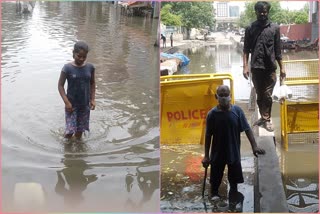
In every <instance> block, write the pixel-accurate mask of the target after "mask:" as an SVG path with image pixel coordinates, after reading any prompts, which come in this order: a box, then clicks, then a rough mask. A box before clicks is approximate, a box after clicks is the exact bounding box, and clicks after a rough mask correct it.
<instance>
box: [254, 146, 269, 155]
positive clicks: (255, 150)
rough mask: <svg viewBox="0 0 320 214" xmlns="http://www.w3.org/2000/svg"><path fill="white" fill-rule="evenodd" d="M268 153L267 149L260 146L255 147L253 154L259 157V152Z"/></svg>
mask: <svg viewBox="0 0 320 214" xmlns="http://www.w3.org/2000/svg"><path fill="white" fill-rule="evenodd" d="M265 153H266V151H264V149H261V148H259V147H255V148H253V154H254V156H256V157H258V154H259V155H264V154H265Z"/></svg>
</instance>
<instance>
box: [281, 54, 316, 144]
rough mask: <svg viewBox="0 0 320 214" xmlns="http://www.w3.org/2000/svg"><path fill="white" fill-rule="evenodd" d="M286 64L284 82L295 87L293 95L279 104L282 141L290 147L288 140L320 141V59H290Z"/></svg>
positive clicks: (301, 141) (291, 141)
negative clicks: (319, 133)
mask: <svg viewBox="0 0 320 214" xmlns="http://www.w3.org/2000/svg"><path fill="white" fill-rule="evenodd" d="M283 64H284V66H285V70H286V74H287V77H286V79H285V82H284V84H286V85H287V86H288V87H289V88H290V89H291V90H292V98H290V99H287V100H285V101H284V102H283V103H282V104H281V107H280V115H281V140H282V143H283V147H284V149H285V150H288V147H289V143H296V142H298V143H308V142H313V143H314V142H318V132H319V74H318V72H319V70H318V64H319V60H318V59H311V60H291V61H284V62H283Z"/></svg>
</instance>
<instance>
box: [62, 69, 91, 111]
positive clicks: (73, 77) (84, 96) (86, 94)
mask: <svg viewBox="0 0 320 214" xmlns="http://www.w3.org/2000/svg"><path fill="white" fill-rule="evenodd" d="M62 71H63V72H64V73H65V74H66V77H67V82H68V89H67V97H68V99H69V101H70V102H71V104H72V106H73V107H85V106H90V91H91V90H90V80H91V75H92V73H93V72H94V71H95V67H94V66H93V65H92V64H91V63H86V64H85V65H84V66H82V67H77V66H74V65H72V64H71V63H68V64H65V65H64V66H63V68H62Z"/></svg>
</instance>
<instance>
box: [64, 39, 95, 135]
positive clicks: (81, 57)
mask: <svg viewBox="0 0 320 214" xmlns="http://www.w3.org/2000/svg"><path fill="white" fill-rule="evenodd" d="M88 52H89V47H88V45H87V44H86V43H85V42H83V41H78V42H76V43H75V45H74V49H73V59H74V61H72V62H69V63H67V64H65V65H64V66H63V68H62V71H61V73H60V78H59V83H58V90H59V93H60V96H61V98H62V100H63V102H64V104H65V118H66V130H65V134H64V137H65V138H67V139H70V138H71V137H72V136H73V135H74V136H75V137H76V138H77V139H80V138H81V136H82V133H83V132H84V131H89V119H90V110H94V109H95V106H96V104H95V90H96V83H95V67H94V66H93V65H92V64H91V63H87V62H86V59H87V54H88ZM66 80H67V81H68V89H67V94H66V92H65V90H64V84H65V81H66Z"/></svg>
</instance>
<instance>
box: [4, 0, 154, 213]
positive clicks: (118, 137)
mask: <svg viewBox="0 0 320 214" xmlns="http://www.w3.org/2000/svg"><path fill="white" fill-rule="evenodd" d="M1 7H2V10H1V12H2V46H1V48H2V61H1V83H2V85H1V98H2V99H1V111H2V112H1V117H2V121H1V122H2V130H1V131H2V136H1V137H2V138H1V142H2V193H1V195H2V197H1V200H2V211H4V212H16V211H23V212H25V213H27V212H32V211H34V210H37V211H49V212H67V211H68V212H77V211H78V212H79V211H81V212H86V211H87V212H103V211H109V212H110V211H111V212H112V211H121V212H128V211H139V212H157V211H158V210H159V195H160V194H159V113H158V112H159V111H158V109H159V75H158V69H159V62H158V60H157V59H158V55H159V50H158V48H156V47H154V46H153V44H154V42H155V40H156V37H157V27H158V19H152V18H143V17H127V16H123V15H121V13H120V8H119V7H116V6H115V5H113V4H111V2H48V1H37V2H35V8H34V10H33V12H32V13H30V14H18V13H16V8H15V7H16V4H15V2H2V3H1ZM77 40H85V41H86V42H87V43H88V45H89V48H90V52H89V54H88V61H89V62H91V63H93V64H94V65H95V67H96V84H97V90H96V110H94V111H92V112H91V120H90V129H91V131H90V133H86V135H85V136H84V138H83V140H82V142H80V143H79V142H73V143H71V144H68V145H65V141H64V139H63V132H64V125H65V121H64V104H63V102H62V99H61V97H60V95H59V93H58V89H57V84H58V78H59V75H60V71H61V68H62V66H63V64H65V63H67V62H68V61H71V60H72V49H73V45H74V43H75V41H77ZM30 195H31V196H32V197H31V198H30Z"/></svg>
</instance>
